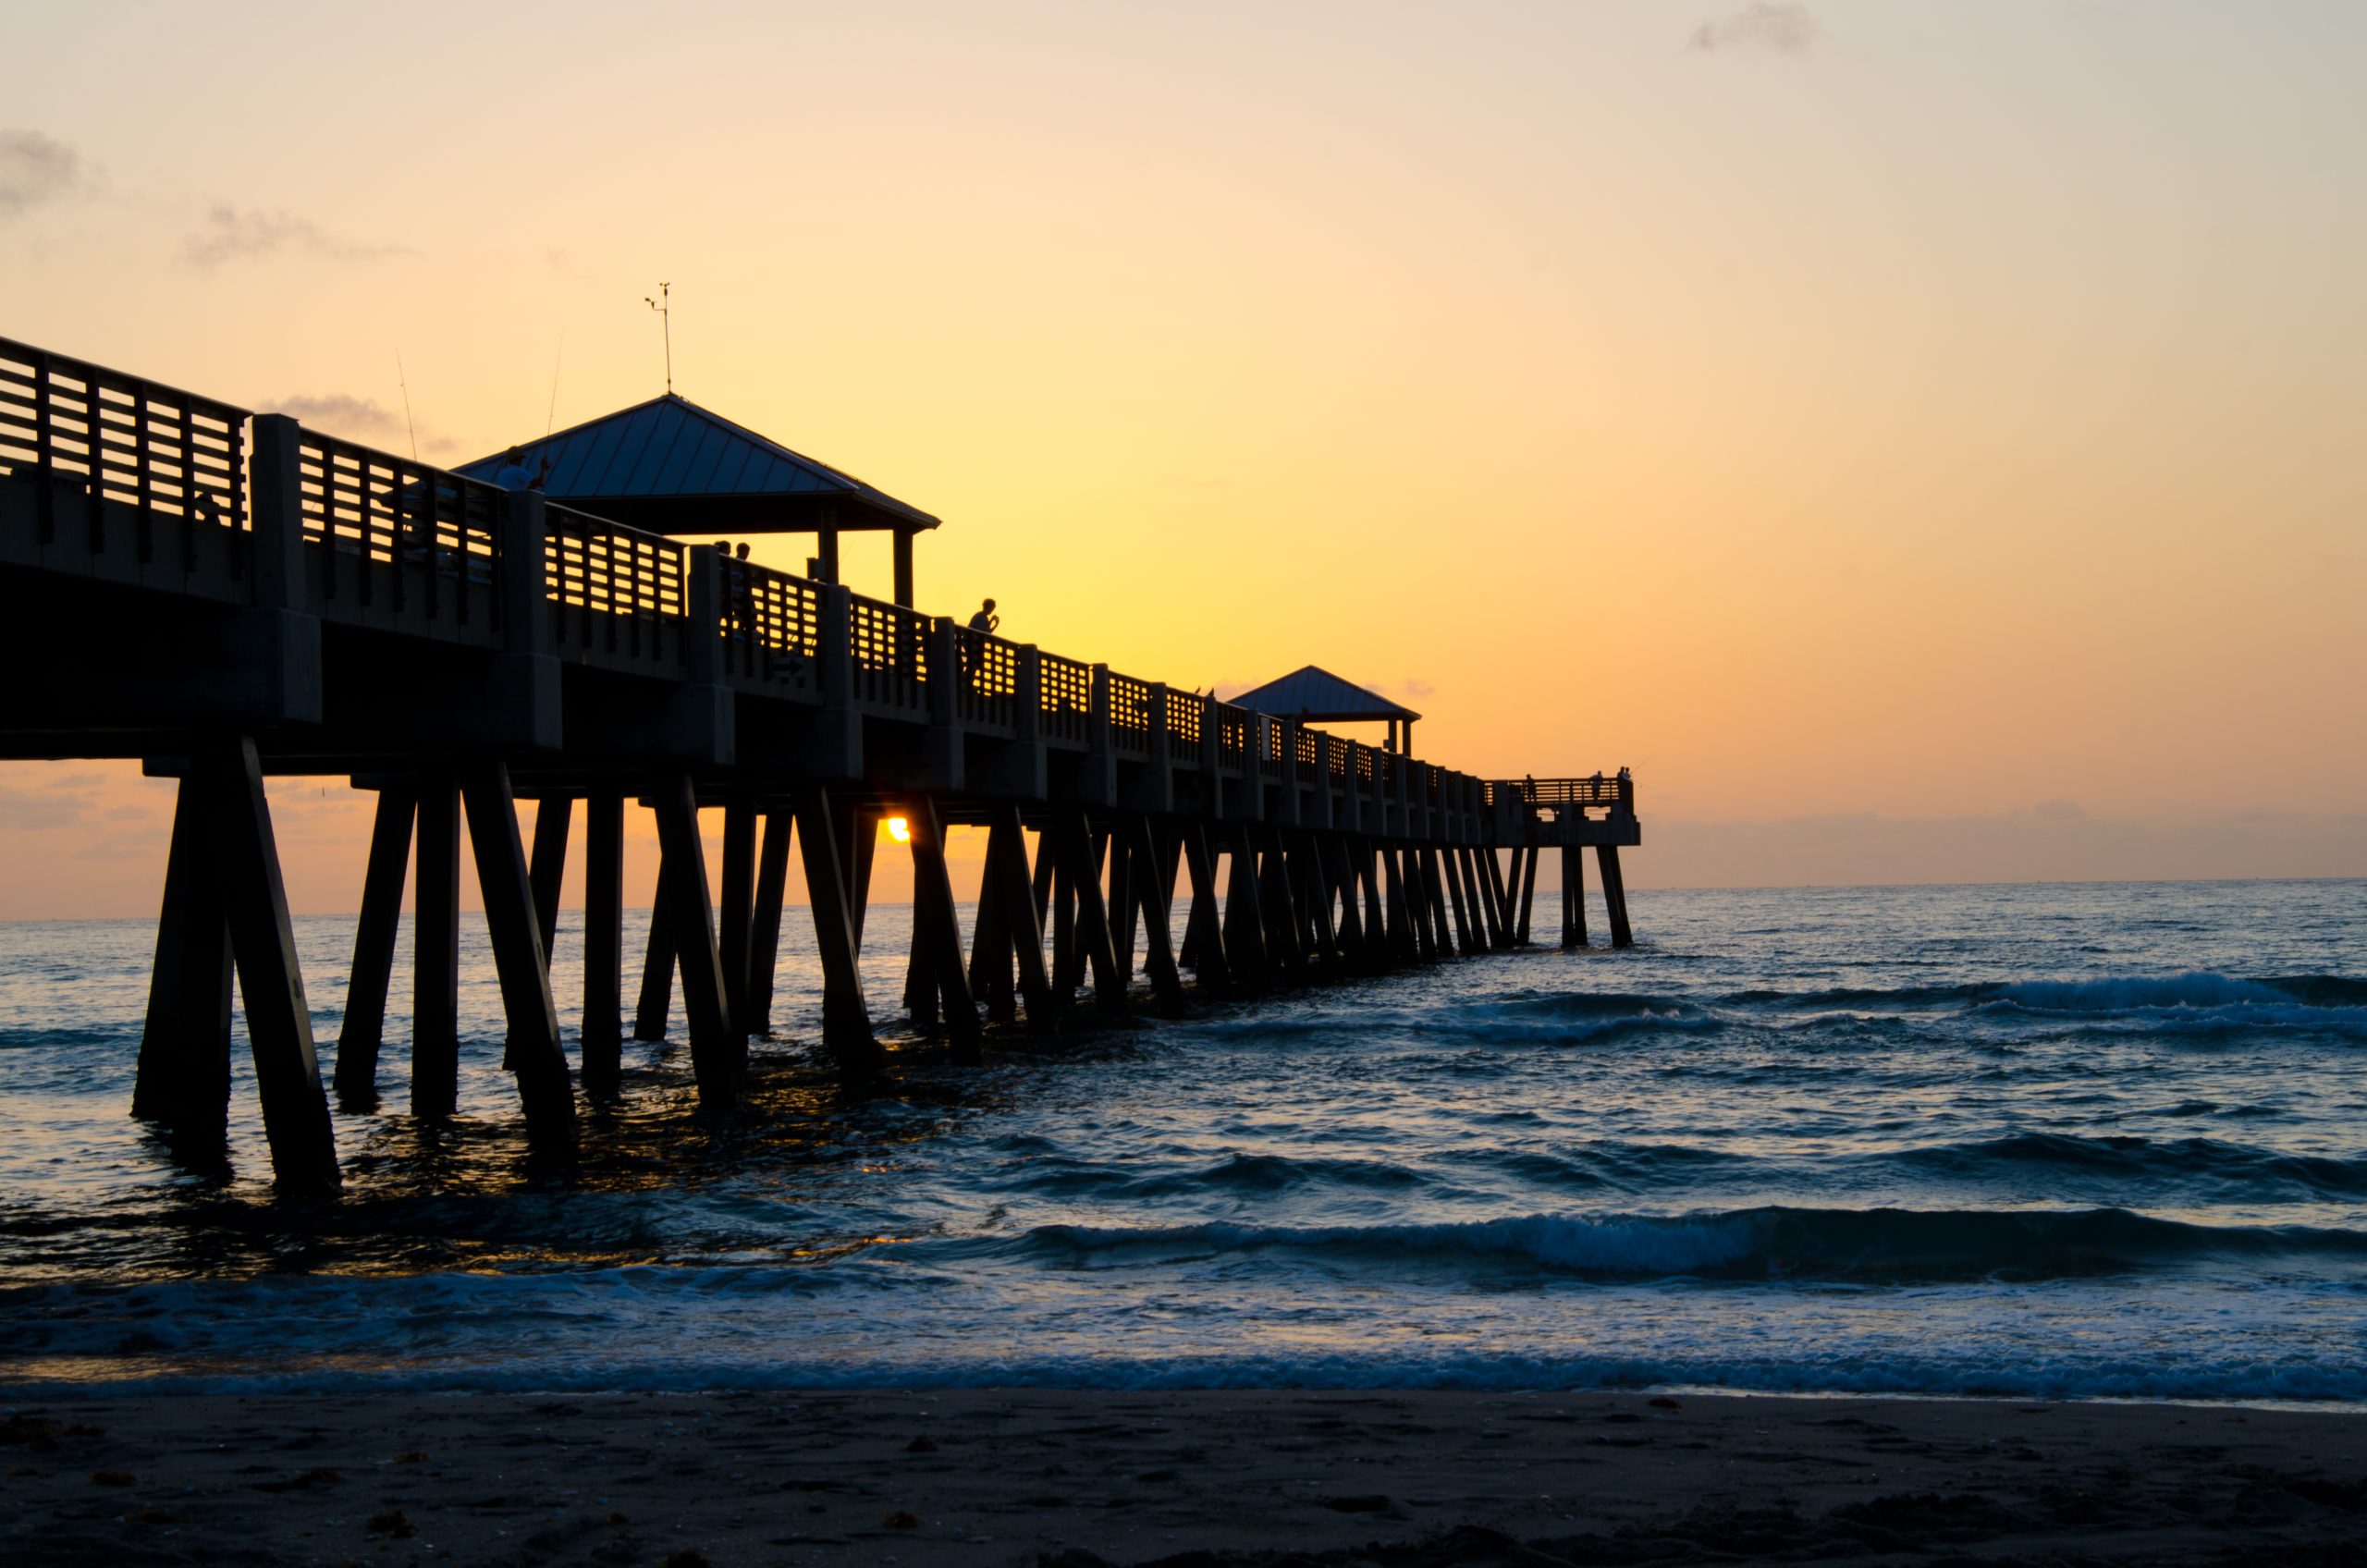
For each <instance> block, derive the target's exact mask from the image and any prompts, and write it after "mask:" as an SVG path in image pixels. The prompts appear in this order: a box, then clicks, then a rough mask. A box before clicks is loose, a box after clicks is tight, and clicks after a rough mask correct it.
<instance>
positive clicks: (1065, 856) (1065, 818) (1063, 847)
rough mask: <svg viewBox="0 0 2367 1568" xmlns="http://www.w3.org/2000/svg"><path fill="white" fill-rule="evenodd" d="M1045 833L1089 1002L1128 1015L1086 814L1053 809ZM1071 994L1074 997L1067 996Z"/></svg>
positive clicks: (1066, 808)
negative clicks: (1087, 981)
mask: <svg viewBox="0 0 2367 1568" xmlns="http://www.w3.org/2000/svg"><path fill="white" fill-rule="evenodd" d="M1053 809H1054V819H1053V821H1052V822H1051V823H1050V824H1049V826H1047V827H1046V828H1045V830H1044V841H1045V849H1046V851H1047V852H1048V853H1051V854H1055V855H1057V856H1058V857H1059V858H1060V860H1061V875H1062V879H1063V880H1065V881H1066V882H1067V884H1068V892H1067V895H1066V896H1065V897H1063V898H1062V899H1061V909H1062V911H1063V912H1070V911H1073V913H1071V916H1070V921H1071V931H1070V937H1069V941H1070V946H1071V948H1072V949H1074V950H1075V951H1076V952H1078V953H1079V954H1080V955H1081V959H1082V962H1084V963H1085V965H1087V966H1088V967H1089V968H1090V970H1091V972H1092V974H1093V999H1094V1003H1095V1005H1096V1006H1098V1008H1100V1010H1101V1011H1104V1012H1123V1011H1126V980H1125V976H1123V975H1122V974H1119V973H1118V953H1117V944H1116V943H1115V942H1113V941H1112V940H1111V939H1110V912H1109V909H1108V907H1107V906H1106V905H1105V904H1104V903H1103V901H1102V898H1101V879H1100V878H1099V877H1098V876H1096V875H1094V866H1093V834H1092V829H1091V827H1088V826H1087V824H1086V822H1085V813H1084V811H1083V810H1082V809H1081V808H1079V807H1076V806H1065V805H1064V806H1057V807H1055V808H1053ZM1070 994H1073V993H1070Z"/></svg>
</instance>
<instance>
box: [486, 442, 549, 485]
mask: <svg viewBox="0 0 2367 1568" xmlns="http://www.w3.org/2000/svg"><path fill="white" fill-rule="evenodd" d="M493 482H494V483H495V484H498V485H500V486H501V487H502V488H503V489H504V490H533V489H535V488H537V487H538V486H537V479H536V475H535V473H534V471H533V470H532V469H530V468H528V467H527V466H526V453H525V449H524V448H523V447H510V448H509V450H508V451H507V452H504V453H503V454H502V455H501V467H500V468H499V469H498V470H497V471H496V472H495V473H494V476H493Z"/></svg>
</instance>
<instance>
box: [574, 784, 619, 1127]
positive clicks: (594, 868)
mask: <svg viewBox="0 0 2367 1568" xmlns="http://www.w3.org/2000/svg"><path fill="white" fill-rule="evenodd" d="M624 956H625V799H624V796H623V795H621V794H619V793H618V792H617V791H616V790H595V792H594V793H592V794H590V795H588V796H586V797H585V798H584V802H583V1036H582V1038H583V1065H582V1069H581V1076H582V1078H583V1092H584V1094H585V1095H587V1096H591V1097H593V1098H595V1099H608V1098H612V1097H614V1096H615V1095H616V1093H617V1090H618V1086H619V1081H620V1080H621V1078H622V1076H623V1069H624V1062H623V1055H624V1026H623V1025H624V999H625V998H624Z"/></svg>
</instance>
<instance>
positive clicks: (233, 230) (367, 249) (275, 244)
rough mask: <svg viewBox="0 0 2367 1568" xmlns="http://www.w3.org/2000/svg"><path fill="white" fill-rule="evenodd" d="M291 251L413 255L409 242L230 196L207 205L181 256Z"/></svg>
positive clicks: (239, 257)
mask: <svg viewBox="0 0 2367 1568" xmlns="http://www.w3.org/2000/svg"><path fill="white" fill-rule="evenodd" d="M290 252H294V253H300V254H303V255H309V256H317V257H320V258H322V259H323V260H325V261H332V262H372V261H378V260H381V259H383V258H385V257H387V256H404V255H409V254H411V247H410V246H408V245H396V244H391V243H374V242H365V241H362V240H355V239H345V238H343V237H342V236H339V235H335V234H331V233H330V232H329V231H328V230H326V229H325V228H323V227H321V226H320V225H318V224H316V223H314V222H313V220H312V219H310V218H303V217H298V216H296V215H295V214H291V213H265V212H260V211H252V210H241V209H240V208H238V207H234V206H231V205H230V204H229V203H228V202H215V204H214V205H213V206H212V207H211V208H209V209H207V211H206V214H205V222H204V224H203V225H202V227H200V228H199V229H198V230H197V232H196V233H194V234H191V235H190V236H188V237H187V238H185V239H183V240H182V241H181V259H182V260H183V261H185V262H187V263H190V265H191V266H200V267H215V266H220V265H221V264H222V263H225V262H239V261H251V260H256V259H259V258H262V257H266V256H276V255H281V254H286V253H290Z"/></svg>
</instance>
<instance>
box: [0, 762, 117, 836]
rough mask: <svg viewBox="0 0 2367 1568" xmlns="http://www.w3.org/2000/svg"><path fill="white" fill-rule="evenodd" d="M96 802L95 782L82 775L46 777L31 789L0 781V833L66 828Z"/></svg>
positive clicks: (79, 818) (84, 815) (75, 822)
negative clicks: (44, 780)
mask: <svg viewBox="0 0 2367 1568" xmlns="http://www.w3.org/2000/svg"><path fill="white" fill-rule="evenodd" d="M97 804H98V790H97V788H96V785H95V784H94V783H93V782H92V781H90V780H88V779H87V778H85V777H84V776H82V775H75V776H72V777H69V778H56V779H52V780H50V781H49V782H48V783H47V784H46V785H45V786H36V787H34V788H32V789H25V788H21V787H19V786H18V785H15V784H0V832H23V831H33V832H46V831H48V830H50V829H52V828H58V827H73V826H74V825H75V824H77V823H80V822H81V821H82V820H83V819H84V818H86V817H87V816H89V815H90V814H91V812H92V809H93V808H94V807H96V806H97Z"/></svg>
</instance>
